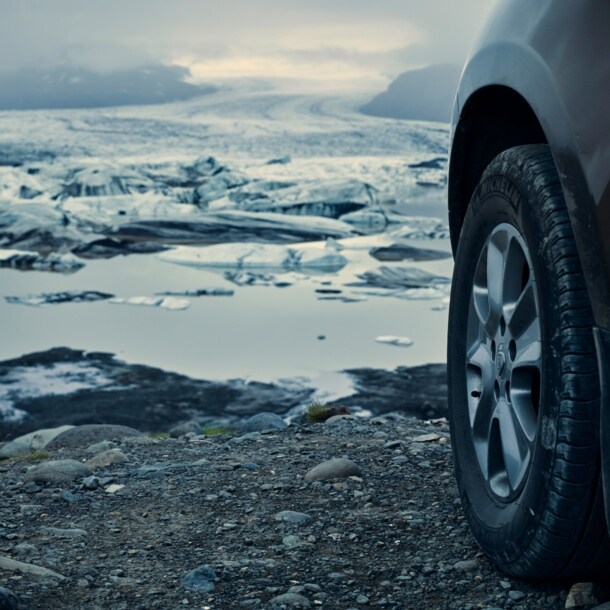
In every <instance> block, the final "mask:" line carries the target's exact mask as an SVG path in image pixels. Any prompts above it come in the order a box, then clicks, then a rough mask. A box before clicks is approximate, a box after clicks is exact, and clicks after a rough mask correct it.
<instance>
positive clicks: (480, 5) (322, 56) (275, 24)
mask: <svg viewBox="0 0 610 610" xmlns="http://www.w3.org/2000/svg"><path fill="white" fill-rule="evenodd" d="M491 4H492V0H469V2H467V3H464V2H455V0H376V1H375V2H374V3H373V2H371V1H370V0H308V1H307V2H303V1H302V0H257V1H256V2H252V0H231V1H230V2H226V3H224V4H223V3H219V2H218V1H217V0H214V1H212V0H172V2H168V1H167V0H96V1H95V2H89V1H84V0H3V11H2V19H1V20H0V70H16V69H25V68H27V67H28V66H41V65H43V66H44V65H52V64H54V63H58V62H71V63H76V64H80V65H83V66H86V67H88V68H92V69H95V70H99V71H105V70H113V69H116V68H117V67H123V68H131V67H136V66H138V65H145V64H146V63H151V62H160V61H162V62H179V63H182V64H184V63H185V62H190V65H193V66H194V68H195V72H197V73H200V74H204V73H207V74H209V75H210V77H212V75H218V76H219V77H220V75H222V74H223V73H224V75H225V76H228V75H229V74H232V75H236V76H237V75H257V76H270V75H280V74H285V73H290V72H292V73H293V74H296V75H299V74H300V75H302V76H303V77H305V76H306V75H308V74H311V75H313V76H315V74H316V72H317V73H320V74H328V75H329V77H331V76H330V75H331V74H332V73H333V71H335V74H336V75H337V76H338V77H340V76H343V77H345V76H347V75H354V77H355V78H359V77H361V76H362V75H364V74H369V75H370V74H373V73H376V74H392V73H396V72H399V71H402V70H404V69H406V68H408V67H410V66H416V65H422V64H425V63H433V62H438V61H457V62H460V61H462V60H463V59H464V58H465V56H466V52H467V49H468V46H469V44H470V43H471V42H472V39H473V37H474V35H475V32H476V30H477V29H478V27H479V25H480V23H481V21H482V20H483V18H484V16H485V14H486V13H487V12H488V9H489V6H490V5H491ZM204 68H205V69H204ZM223 70H224V72H223ZM214 77H215V76H214Z"/></svg>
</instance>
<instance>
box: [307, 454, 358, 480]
mask: <svg viewBox="0 0 610 610" xmlns="http://www.w3.org/2000/svg"><path fill="white" fill-rule="evenodd" d="M352 476H355V477H359V476H362V471H361V470H360V467H359V466H358V465H357V464H356V463H355V462H352V461H351V460H348V459H347V458H334V459H332V460H327V461H326V462H322V463H321V464H318V465H317V466H315V467H314V468H312V469H311V470H310V471H309V472H308V473H307V474H306V475H305V480H306V481H327V480H329V479H346V478H347V477H352Z"/></svg>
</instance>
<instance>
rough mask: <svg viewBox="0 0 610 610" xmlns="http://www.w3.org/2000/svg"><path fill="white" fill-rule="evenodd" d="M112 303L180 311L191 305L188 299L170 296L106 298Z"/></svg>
mask: <svg viewBox="0 0 610 610" xmlns="http://www.w3.org/2000/svg"><path fill="white" fill-rule="evenodd" d="M108 302H109V303H112V304H113V305H140V306H144V307H160V308H161V309H169V310H170V311H182V310H184V309H188V308H189V307H190V306H191V302H190V301H189V300H188V299H182V298H177V297H171V296H152V297H147V296H136V297H129V298H121V297H114V298H112V299H109V300H108Z"/></svg>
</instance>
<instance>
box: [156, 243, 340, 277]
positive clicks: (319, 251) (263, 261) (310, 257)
mask: <svg viewBox="0 0 610 610" xmlns="http://www.w3.org/2000/svg"><path fill="white" fill-rule="evenodd" d="M159 258H160V259H161V260H163V261H166V262H170V263H177V264H180V265H191V266H195V267H220V268H228V267H236V268H238V269H247V268H255V269H256V268H258V269H260V268H271V269H277V270H282V269H285V270H295V269H318V270H323V271H338V270H339V269H342V268H343V267H344V266H345V265H346V264H347V259H346V258H345V257H344V256H343V255H342V254H341V253H340V252H339V251H338V247H337V245H336V244H335V243H331V244H330V245H325V246H323V247H317V248H312V247H310V248H305V247H304V248H299V247H298V246H292V247H288V246H283V245H277V244H253V243H235V244H216V245H213V246H206V247H201V248H195V247H190V246H180V247H178V248H174V249H173V250H169V251H167V252H163V253H162V254H160V255H159Z"/></svg>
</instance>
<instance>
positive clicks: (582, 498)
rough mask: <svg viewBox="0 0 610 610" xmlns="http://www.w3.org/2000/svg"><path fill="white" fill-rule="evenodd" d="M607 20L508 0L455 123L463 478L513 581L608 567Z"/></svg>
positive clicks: (472, 65)
mask: <svg viewBox="0 0 610 610" xmlns="http://www.w3.org/2000/svg"><path fill="white" fill-rule="evenodd" d="M609 24H610V2H608V0H577V1H575V0H572V1H568V0H535V1H533V0H504V1H503V2H500V3H499V5H498V7H497V9H496V10H495V13H494V15H493V17H492V19H491V22H490V23H489V25H488V27H487V29H486V30H485V33H484V34H483V36H482V38H481V39H480V41H479V42H478V43H477V45H476V46H475V48H474V50H473V51H472V53H471V55H470V57H469V59H468V61H467V63H466V66H465V68H464V72H463V75H462V79H461V82H460V85H459V89H458V93H457V99H456V104H455V109H454V114H453V119H452V123H453V124H452V145H451V156H450V168H449V223H450V228H451V240H452V246H453V250H454V255H455V272H454V282H453V287H452V293H451V308H450V313H449V338H448V376H449V407H450V418H451V427H452V443H453V448H454V457H455V467H456V475H457V482H458V487H459V492H460V496H461V500H462V504H463V507H464V512H465V515H466V518H467V520H468V523H469V525H470V527H471V530H472V532H473V534H474V536H475V538H476V540H477V541H478V543H479V545H480V546H481V547H482V548H483V549H484V551H485V552H486V553H487V554H488V556H489V557H491V559H492V560H493V561H494V562H495V563H496V564H497V565H498V566H499V567H500V568H501V569H502V570H504V571H505V572H507V573H509V574H512V575H514V576H520V577H528V578H580V579H583V578H586V579H597V578H601V579H603V580H607V579H608V575H609V574H610V541H609V538H608V529H607V524H606V517H607V516H610V390H609V384H610V372H609V370H608V367H609V366H610V356H609V354H610V271H609V270H610V109H609V107H608V98H609V96H610V31H609V27H608V26H609ZM604 496H605V498H604Z"/></svg>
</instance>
